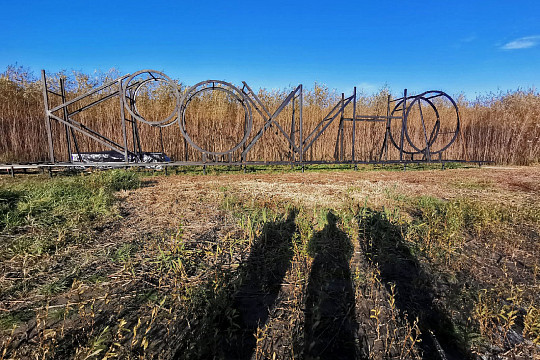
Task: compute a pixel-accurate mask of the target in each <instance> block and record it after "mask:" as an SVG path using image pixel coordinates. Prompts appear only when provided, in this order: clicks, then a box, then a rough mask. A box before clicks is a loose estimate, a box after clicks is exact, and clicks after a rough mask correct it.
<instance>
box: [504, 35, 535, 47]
mask: <svg viewBox="0 0 540 360" xmlns="http://www.w3.org/2000/svg"><path fill="white" fill-rule="evenodd" d="M538 44H540V35H535V36H525V37H522V38H519V39H516V40H513V41H510V42H508V43H506V44H504V45H503V46H502V47H501V49H503V50H518V49H528V48H532V47H534V46H536V45H538Z"/></svg>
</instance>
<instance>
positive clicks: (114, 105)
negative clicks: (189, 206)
mask: <svg viewBox="0 0 540 360" xmlns="http://www.w3.org/2000/svg"><path fill="white" fill-rule="evenodd" d="M65 75H68V74H65V73H63V74H49V76H50V86H52V88H53V89H57V88H58V79H59V77H60V76H65ZM116 75H118V74H116V73H114V72H112V73H109V74H98V75H97V76H93V77H92V76H90V75H86V74H80V73H75V74H73V75H69V76H68V77H67V85H68V99H69V98H73V97H75V96H77V95H80V94H82V93H84V92H85V91H87V90H89V89H90V88H92V87H93V86H96V85H98V84H100V83H103V82H104V81H107V80H110V79H112V78H114V77H115V76H116ZM181 88H182V89H183V90H185V87H184V86H181ZM158 90H159V89H158ZM287 94H288V90H279V91H268V90H264V89H263V90H260V91H259V92H258V95H259V97H260V98H261V99H262V100H263V102H264V103H265V104H266V105H267V107H268V108H269V109H270V110H273V109H276V108H277V106H278V105H279V104H280V103H281V101H282V100H283V99H284V98H285V97H286V95H287ZM347 95H348V94H346V96H347ZM387 95H388V91H387V90H386V89H383V90H381V91H380V92H379V93H377V94H373V95H365V94H364V95H362V94H361V95H360V96H359V101H358V104H357V114H371V115H385V114H386V99H387ZM53 98H54V97H53ZM339 99H340V95H338V94H336V93H335V92H332V91H330V90H329V89H328V88H326V87H325V86H321V85H317V84H316V85H315V86H314V88H313V89H307V90H305V95H304V100H305V101H304V111H303V119H304V136H306V135H307V134H309V132H310V131H311V130H312V129H313V128H314V127H315V126H316V124H318V122H319V121H320V120H321V119H323V117H324V116H325V115H326V113H327V112H328V110H329V109H330V108H331V107H332V106H333V105H334V104H335V103H337V102H338V101H339ZM139 100H140V109H141V112H142V113H143V114H144V115H145V116H147V117H148V119H154V120H158V119H163V118H165V117H166V116H167V115H168V112H169V111H170V109H172V108H173V104H174V102H173V101H172V99H171V97H170V95H168V93H167V92H163V91H161V92H160V91H157V92H156V93H154V96H152V97H148V96H146V97H145V96H142V98H141V99H139ZM87 101H89V100H87ZM52 102H53V105H54V104H57V103H58V100H57V99H52ZM457 102H458V105H459V108H460V114H461V119H462V136H460V137H458V140H457V141H456V143H454V145H452V147H450V148H449V149H448V151H447V152H446V153H445V158H447V159H475V160H494V161H496V162H497V163H500V164H531V163H537V162H538V161H539V159H540V146H539V145H540V120H539V119H540V96H539V94H538V92H537V91H536V90H534V89H529V90H518V91H514V92H508V93H500V94H490V95H488V96H485V97H482V98H478V99H476V100H474V101H469V100H466V99H465V98H463V97H461V96H460V97H459V98H458V99H457ZM42 103H43V99H42V92H41V86H40V83H39V81H37V80H36V79H35V77H34V76H33V75H32V74H31V73H29V72H28V71H25V70H24V69H23V68H16V67H9V68H8V69H7V70H6V71H5V72H4V73H3V74H2V76H1V77H0V136H1V138H0V162H22V161H42V160H46V158H47V143H46V136H45V133H46V132H45V123H44V119H43V117H44V115H43V105H42ZM81 105H84V103H83V104H81ZM72 109H73V108H72ZM188 109H189V110H188V111H187V130H188V132H189V134H190V135H191V137H192V138H193V140H194V141H195V142H196V143H197V144H199V145H200V146H202V147H203V148H206V149H209V150H214V151H219V150H222V149H226V148H230V147H231V145H233V144H236V143H237V142H238V140H239V139H240V138H241V137H242V135H241V134H242V129H243V112H242V109H241V107H240V106H239V105H238V104H235V103H234V102H230V101H228V100H227V99H225V98H224V97H220V96H219V95H215V94H214V95H208V96H204V97H201V98H199V99H197V101H194V102H193V103H192V104H191V105H190V107H189V108H188ZM441 109H442V120H443V127H444V126H445V123H444V121H445V119H449V120H448V123H447V124H446V126H447V127H449V128H451V127H452V120H451V118H450V117H449V116H450V115H451V114H450V110H451V109H449V108H447V107H445V106H442V107H441ZM347 111H348V113H347V114H346V116H350V115H351V112H352V110H351V108H350V107H349V108H348V110H347ZM291 118H292V110H291V109H290V107H288V108H287V109H286V111H284V112H283V114H282V115H281V116H280V117H279V118H278V122H279V123H280V124H281V125H282V126H283V127H284V128H285V129H286V130H287V131H289V130H290V122H291V120H290V119H291ZM74 119H75V120H77V121H79V122H81V123H83V124H85V125H86V126H88V127H91V128H93V129H95V130H97V131H98V132H100V133H102V134H104V135H106V136H108V137H110V138H111V139H114V140H115V141H117V142H119V143H120V142H121V140H122V135H121V128H120V120H119V119H120V114H119V106H118V99H117V98H113V99H111V100H109V101H107V102H105V103H103V104H102V105H100V106H98V107H95V108H93V109H91V110H89V111H85V112H83V113H81V114H79V115H76V116H75V117H74ZM225 119H226V121H224V120H225ZM262 124H263V119H262V118H261V117H260V116H255V117H254V127H253V128H254V130H253V131H252V134H251V136H250V139H251V138H253V136H254V134H255V133H256V131H257V130H258V129H260V128H261V126H262ZM337 127H338V121H335V122H334V123H333V124H332V126H331V127H330V128H329V129H328V130H327V131H326V132H325V134H323V136H322V137H321V138H320V139H319V140H318V141H317V142H316V143H315V144H314V146H313V147H312V148H311V149H310V150H309V151H308V152H307V154H306V157H307V159H308V160H332V159H334V151H335V140H336V136H337ZM443 130H444V129H443ZM63 131H64V130H63V127H62V126H61V125H59V124H55V125H54V138H55V140H56V141H55V143H56V149H55V152H56V156H57V157H58V158H59V159H60V160H66V155H65V153H66V149H65V144H64V141H62V140H61V139H62V137H63V136H64V135H63ZM351 131H352V126H351V124H350V123H349V124H347V126H346V127H345V139H346V140H345V153H346V159H350V152H351V141H350V138H351V136H350V134H351ZM356 131H357V134H356V136H357V143H356V145H355V146H356V154H357V159H359V160H373V159H376V158H377V156H378V153H379V151H380V146H381V142H382V138H383V136H384V124H383V123H363V124H358V126H357V130H356ZM140 132H141V138H142V145H143V149H144V150H146V151H161V150H162V148H161V143H160V130H159V129H158V128H153V127H150V126H148V125H145V124H141V125H140ZM411 133H412V134H413V135H412V136H413V137H414V138H415V139H416V140H417V141H418V143H417V144H421V143H422V138H421V132H420V131H419V126H418V124H416V125H415V123H414V121H411ZM78 138H79V143H80V145H81V151H96V150H100V149H102V148H101V147H100V146H98V144H95V143H93V142H92V141H89V140H88V139H84V138H83V137H82V136H79V137H78ZM128 139H131V132H129V134H128ZM441 140H444V136H441ZM163 143H164V151H165V153H166V154H168V155H169V156H170V157H171V158H173V159H176V160H183V159H184V158H185V156H186V154H185V148H184V141H183V138H182V136H181V133H180V130H179V128H178V126H177V125H176V124H175V125H173V126H171V127H168V128H165V129H163ZM188 151H189V157H190V159H193V160H199V159H200V154H199V153H197V152H196V151H194V149H188ZM392 155H393V156H395V155H396V152H395V150H394V152H393V153H392ZM235 156H236V157H238V154H235ZM289 158H290V150H289V147H288V145H287V143H286V142H285V141H284V138H283V137H282V136H281V135H277V133H276V131H275V129H270V130H269V131H267V133H266V134H265V135H264V137H263V138H262V139H261V141H259V142H258V143H257V145H256V146H255V147H254V148H253V149H252V151H251V152H250V154H249V157H248V160H266V161H276V160H288V159H289Z"/></svg>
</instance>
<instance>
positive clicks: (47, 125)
mask: <svg viewBox="0 0 540 360" xmlns="http://www.w3.org/2000/svg"><path fill="white" fill-rule="evenodd" d="M41 83H42V86H43V105H44V106H45V128H46V129H47V142H48V143H49V161H50V162H51V163H54V144H53V138H52V129H51V118H50V116H49V114H50V112H49V96H48V94H47V78H46V76H45V70H41Z"/></svg>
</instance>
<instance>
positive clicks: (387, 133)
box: [383, 94, 392, 161]
mask: <svg viewBox="0 0 540 360" xmlns="http://www.w3.org/2000/svg"><path fill="white" fill-rule="evenodd" d="M386 116H387V117H388V119H387V120H386V133H385V135H384V144H383V146H384V158H385V160H387V161H388V137H389V136H390V128H391V126H392V119H390V94H388V100H387V102H386Z"/></svg>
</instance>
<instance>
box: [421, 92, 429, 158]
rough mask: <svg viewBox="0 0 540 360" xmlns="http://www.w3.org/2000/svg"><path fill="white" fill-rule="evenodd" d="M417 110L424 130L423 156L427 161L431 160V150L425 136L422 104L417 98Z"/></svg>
mask: <svg viewBox="0 0 540 360" xmlns="http://www.w3.org/2000/svg"><path fill="white" fill-rule="evenodd" d="M418 110H419V111H420V120H421V121H422V129H423V130H424V140H425V142H426V151H425V153H424V156H425V157H426V160H427V161H428V162H431V151H430V149H429V140H428V138H427V131H426V124H425V123H424V114H423V113H422V105H421V104H420V100H418Z"/></svg>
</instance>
